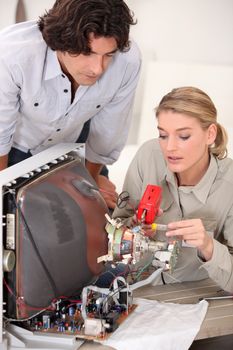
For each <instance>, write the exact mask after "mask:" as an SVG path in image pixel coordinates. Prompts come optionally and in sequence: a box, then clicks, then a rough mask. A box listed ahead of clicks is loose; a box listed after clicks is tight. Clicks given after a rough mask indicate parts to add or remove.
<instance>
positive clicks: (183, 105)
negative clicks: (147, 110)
mask: <svg viewBox="0 0 233 350" xmlns="http://www.w3.org/2000/svg"><path fill="white" fill-rule="evenodd" d="M164 110H171V111H173V112H176V113H182V114H185V115H188V116H190V117H193V118H196V119H197V120H198V121H199V123H200V125H201V127H202V128H203V129H207V128H208V127H209V126H210V125H211V124H215V125H216V127H217V135H216V139H215V142H214V144H213V145H211V146H210V147H209V150H210V152H211V153H212V154H213V155H215V156H216V157H217V158H218V159H223V158H225V157H227V147H226V146H227V141H228V137H227V132H226V130H225V129H224V127H223V126H222V125H220V124H219V123H218V122H217V110H216V108H215V105H214V103H213V101H212V100H211V99H210V97H209V96H208V95H207V94H206V93H205V92H203V91H202V90H200V89H198V88H195V87H191V86H185V87H180V88H176V89H173V90H172V91H171V92H169V93H168V94H167V95H165V96H164V97H163V98H162V100H161V101H160V103H159V105H158V107H156V108H155V112H156V117H158V116H159V113H160V112H161V111H164Z"/></svg>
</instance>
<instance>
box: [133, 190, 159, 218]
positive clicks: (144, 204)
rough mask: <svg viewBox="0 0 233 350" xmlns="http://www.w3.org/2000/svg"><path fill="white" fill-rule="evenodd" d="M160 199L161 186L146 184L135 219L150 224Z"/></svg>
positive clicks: (155, 214)
mask: <svg viewBox="0 0 233 350" xmlns="http://www.w3.org/2000/svg"><path fill="white" fill-rule="evenodd" d="M161 199H162V188H161V187H159V186H156V185H147V187H146V190H145V192H144V194H143V196H142V199H141V201H140V203H139V206H138V212H137V219H138V220H139V221H142V222H143V223H145V224H152V223H153V222H154V220H155V218H156V216H157V214H158V210H159V207H160V203H161Z"/></svg>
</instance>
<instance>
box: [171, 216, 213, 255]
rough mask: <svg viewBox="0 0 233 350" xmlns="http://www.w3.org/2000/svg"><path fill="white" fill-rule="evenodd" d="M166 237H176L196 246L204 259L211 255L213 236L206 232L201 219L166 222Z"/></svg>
mask: <svg viewBox="0 0 233 350" xmlns="http://www.w3.org/2000/svg"><path fill="white" fill-rule="evenodd" d="M166 236H167V237H177V238H178V239H179V238H180V239H182V240H184V242H185V243H187V244H190V245H192V246H193V247H196V248H197V249H198V250H199V251H200V252H201V254H202V255H203V257H204V258H205V260H206V261H208V260H210V259H211V258H212V255H213V249H214V244H213V238H212V237H210V235H209V234H208V233H207V232H206V230H205V228H204V226H203V223H202V220H201V219H190V220H182V221H176V222H171V223H169V224H168V231H167V232H166Z"/></svg>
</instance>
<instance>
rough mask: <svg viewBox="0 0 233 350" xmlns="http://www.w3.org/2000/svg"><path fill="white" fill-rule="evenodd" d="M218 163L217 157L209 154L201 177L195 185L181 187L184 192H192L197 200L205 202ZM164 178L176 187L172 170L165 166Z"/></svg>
mask: <svg viewBox="0 0 233 350" xmlns="http://www.w3.org/2000/svg"><path fill="white" fill-rule="evenodd" d="M217 172H218V164H217V159H216V158H215V157H214V156H213V155H212V154H211V155H210V164H209V167H208V169H207V171H206V173H205V175H204V176H203V177H202V179H201V180H200V181H199V183H198V184H197V185H196V186H185V187H182V189H183V191H184V192H187V193H188V192H193V194H194V195H195V196H196V197H197V199H198V200H199V201H201V202H202V203H203V204H204V203H205V202H206V199H207V197H208V194H209V192H210V189H211V186H212V184H213V182H214V179H215V178H216V176H217ZM164 180H166V181H167V182H169V183H170V184H172V185H173V186H175V187H177V180H176V177H175V175H174V173H173V172H171V171H170V170H169V169H168V168H166V172H165V175H164Z"/></svg>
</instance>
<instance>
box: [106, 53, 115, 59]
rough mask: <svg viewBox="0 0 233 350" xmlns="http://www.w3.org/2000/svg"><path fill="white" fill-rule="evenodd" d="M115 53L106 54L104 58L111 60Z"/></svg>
mask: <svg viewBox="0 0 233 350" xmlns="http://www.w3.org/2000/svg"><path fill="white" fill-rule="evenodd" d="M115 54H116V53H115V52H113V53H107V54H106V57H109V58H112V57H114V56H115Z"/></svg>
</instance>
